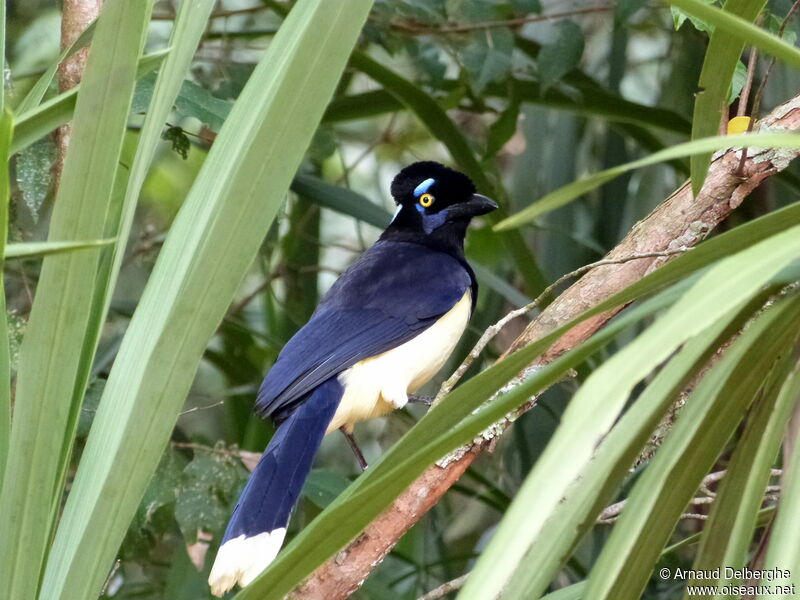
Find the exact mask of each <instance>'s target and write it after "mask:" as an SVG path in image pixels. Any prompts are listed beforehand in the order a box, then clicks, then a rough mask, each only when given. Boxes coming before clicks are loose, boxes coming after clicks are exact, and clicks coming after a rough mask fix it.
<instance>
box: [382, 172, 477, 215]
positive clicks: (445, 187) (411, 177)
mask: <svg viewBox="0 0 800 600" xmlns="http://www.w3.org/2000/svg"><path fill="white" fill-rule="evenodd" d="M428 178H431V179H434V180H435V182H434V183H433V185H431V187H430V188H428V189H427V190H426V191H427V192H428V193H430V194H433V196H434V197H435V198H436V202H435V204H434V205H433V206H431V210H430V211H429V212H436V211H439V210H441V209H442V208H444V207H446V206H450V205H452V204H456V203H458V202H465V201H467V200H469V199H470V197H471V196H472V194H474V193H475V192H476V189H475V184H473V183H472V180H471V179H470V178H469V177H467V176H466V175H464V174H463V173H459V172H458V171H456V170H455V169H451V168H450V167H445V166H444V165H442V164H439V163H437V162H434V161H432V160H427V161H422V162H416V163H414V164H411V165H409V166H407V167H406V168H405V169H403V170H402V171H400V172H399V173H398V174H397V175H396V176H395V178H394V180H393V181H392V187H391V193H392V197H393V198H394V200H395V202H397V203H398V204H416V202H417V201H418V198H416V197H415V196H414V189H415V188H416V187H417V186H418V185H419V184H420V183H422V182H423V181H425V180H426V179H428Z"/></svg>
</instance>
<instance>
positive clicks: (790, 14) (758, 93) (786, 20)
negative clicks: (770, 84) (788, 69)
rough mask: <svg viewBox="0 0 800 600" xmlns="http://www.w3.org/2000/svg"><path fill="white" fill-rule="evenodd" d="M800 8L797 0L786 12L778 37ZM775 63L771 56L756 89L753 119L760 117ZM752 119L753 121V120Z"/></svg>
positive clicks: (799, 1) (781, 35) (799, 2)
mask: <svg viewBox="0 0 800 600" xmlns="http://www.w3.org/2000/svg"><path fill="white" fill-rule="evenodd" d="M798 9H800V0H796V1H795V3H794V4H793V5H792V7H791V8H790V9H789V12H787V13H786V17H784V19H783V22H782V23H781V26H780V29H778V37H779V38H782V37H783V34H784V32H785V31H786V26H787V25H788V24H789V21H791V20H792V17H793V16H794V13H795V12H796V11H797V10H798ZM774 65H775V57H774V56H773V57H771V58H770V59H769V63H767V68H766V70H765V71H764V76H763V77H762V78H761V83H759V85H758V90H756V95H755V98H754V99H753V110H752V113H751V117H752V121H755V119H757V118H758V115H759V111H760V110H761V97H762V95H763V94H764V88H765V87H766V86H767V80H768V79H769V76H770V73H771V72H772V67H773V66H774ZM752 121H751V122H752Z"/></svg>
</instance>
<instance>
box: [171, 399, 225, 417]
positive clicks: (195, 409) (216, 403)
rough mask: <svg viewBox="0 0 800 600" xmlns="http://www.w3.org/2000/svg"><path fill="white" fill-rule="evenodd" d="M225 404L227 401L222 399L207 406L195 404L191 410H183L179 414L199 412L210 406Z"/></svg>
mask: <svg viewBox="0 0 800 600" xmlns="http://www.w3.org/2000/svg"><path fill="white" fill-rule="evenodd" d="M223 404H225V401H224V400H220V401H219V402H215V403H214V404H209V405H207V406H195V407H194V408H190V409H189V410H185V411H183V412H182V413H180V414H179V415H178V416H180V417H182V416H183V415H188V414H189V413H193V412H198V411H201V410H208V409H209V408H216V407H217V406H222V405H223Z"/></svg>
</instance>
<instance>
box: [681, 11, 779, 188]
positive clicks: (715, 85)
mask: <svg viewBox="0 0 800 600" xmlns="http://www.w3.org/2000/svg"><path fill="white" fill-rule="evenodd" d="M765 4H766V0H728V1H727V2H726V3H725V5H724V6H723V7H722V9H723V10H724V11H726V12H728V13H730V14H732V15H737V16H739V17H741V18H742V19H745V20H747V21H749V22H750V23H752V22H753V21H755V20H756V17H758V15H759V14H760V13H761V9H763V8H764V5H765ZM743 48H744V41H743V40H742V39H740V38H737V37H736V36H734V35H732V34H731V33H729V32H728V31H727V30H725V29H723V28H721V27H717V28H716V29H714V31H713V32H712V33H711V39H710V40H709V42H708V49H707V50H706V58H705V60H704V61H703V70H702V71H701V72H700V81H699V83H698V84H697V85H698V90H699V91H698V92H697V94H696V95H695V101H694V115H693V117H692V139H693V140H699V139H702V138H706V137H710V136H713V135H716V134H717V133H719V124H720V122H721V121H722V115H723V111H725V112H726V113H727V110H728V96H729V95H730V88H731V80H732V79H733V73H734V71H735V70H736V64H737V63H738V62H739V57H740V56H741V55H742V49H743ZM689 164H690V167H691V177H692V190H693V191H694V193H695V195H697V194H698V193H700V188H702V187H703V182H704V181H705V179H706V173H707V172H708V165H709V164H711V153H710V152H704V153H703V154H695V155H693V156H692V158H691V160H690V162H689Z"/></svg>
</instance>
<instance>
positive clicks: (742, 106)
mask: <svg viewBox="0 0 800 600" xmlns="http://www.w3.org/2000/svg"><path fill="white" fill-rule="evenodd" d="M757 64H758V49H757V48H753V49H751V50H750V58H749V59H748V60H747V79H746V80H745V83H744V87H743V88H742V91H741V92H740V94H739V106H738V108H737V111H736V116H738V117H743V116H745V115H746V114H747V101H748V100H749V99H750V90H751V89H752V87H753V78H754V77H755V75H756V65H757ZM753 123H754V121H753V119H752V118H751V119H750V121H749V122H748V124H747V131H748V132H750V131H752V130H753ZM746 162H747V147H744V148H742V158H741V159H740V160H739V167H738V168H737V169H736V175H738V176H739V177H744V166H745V163H746Z"/></svg>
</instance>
